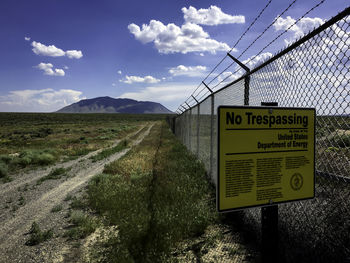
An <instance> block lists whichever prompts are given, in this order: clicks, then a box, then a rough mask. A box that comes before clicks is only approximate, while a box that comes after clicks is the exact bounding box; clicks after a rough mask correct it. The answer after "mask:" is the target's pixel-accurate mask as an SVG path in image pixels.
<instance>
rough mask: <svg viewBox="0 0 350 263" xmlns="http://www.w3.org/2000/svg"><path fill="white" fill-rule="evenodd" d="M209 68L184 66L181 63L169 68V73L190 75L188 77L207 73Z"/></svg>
mask: <svg viewBox="0 0 350 263" xmlns="http://www.w3.org/2000/svg"><path fill="white" fill-rule="evenodd" d="M206 71H207V68H206V67H205V66H188V67H186V66H184V65H179V66H177V67H173V68H170V69H169V73H170V74H171V75H173V76H188V77H200V76H203V75H204V74H205V72H206Z"/></svg>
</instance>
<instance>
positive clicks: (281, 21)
mask: <svg viewBox="0 0 350 263" xmlns="http://www.w3.org/2000/svg"><path fill="white" fill-rule="evenodd" d="M295 21H296V20H295V19H294V18H292V17H290V16H287V17H286V18H283V17H279V18H278V19H277V20H276V22H275V23H274V24H273V27H274V29H275V30H276V31H279V30H287V29H288V28H289V27H290V26H291V28H290V29H289V32H292V33H293V36H292V38H290V39H285V43H286V44H287V45H289V44H290V43H292V42H294V41H295V40H296V39H298V38H300V37H302V36H304V35H305V34H307V33H308V32H310V31H311V30H313V29H314V28H317V27H319V26H320V25H322V24H323V23H324V21H323V20H322V19H321V18H319V17H315V18H311V17H304V18H302V19H300V21H299V22H298V23H296V24H295V25H293V24H294V23H295ZM292 25H293V26H292Z"/></svg>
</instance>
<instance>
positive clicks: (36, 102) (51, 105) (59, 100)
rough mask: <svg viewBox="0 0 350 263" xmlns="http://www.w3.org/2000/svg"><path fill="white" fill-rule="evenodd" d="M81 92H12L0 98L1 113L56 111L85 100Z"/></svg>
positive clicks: (50, 90)
mask: <svg viewBox="0 0 350 263" xmlns="http://www.w3.org/2000/svg"><path fill="white" fill-rule="evenodd" d="M82 94H83V93H82V92H81V91H77V90H71V89H60V90H54V89H40V90H30V89H27V90H14V91H10V92H9V93H8V94H7V95H5V96H0V110H1V111H31V112H38V111H56V110H58V109H60V108H62V107H64V106H67V105H69V104H72V103H74V102H78V101H79V100H82V99H86V98H85V97H83V96H82Z"/></svg>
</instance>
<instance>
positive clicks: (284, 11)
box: [238, 0, 297, 58]
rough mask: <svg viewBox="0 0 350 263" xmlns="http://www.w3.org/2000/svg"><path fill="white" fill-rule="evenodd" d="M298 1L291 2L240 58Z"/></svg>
mask: <svg viewBox="0 0 350 263" xmlns="http://www.w3.org/2000/svg"><path fill="white" fill-rule="evenodd" d="M296 1H297V0H294V1H293V2H291V3H290V4H289V6H288V7H287V8H286V9H284V10H283V12H282V13H281V14H279V15H278V16H277V17H276V18H275V20H273V22H272V23H271V24H270V25H268V26H267V27H266V28H265V29H264V31H263V32H262V33H261V34H260V35H259V36H258V37H257V38H255V39H254V41H253V42H252V43H251V44H250V45H249V46H248V47H247V48H246V49H245V50H244V51H243V52H242V53H241V54H240V55H239V56H238V58H240V57H242V55H243V54H244V53H245V52H247V50H248V49H249V48H250V47H251V46H253V45H254V43H255V42H256V41H257V40H258V39H260V38H261V37H262V36H263V35H264V34H265V33H266V31H267V30H269V29H270V27H271V26H272V25H273V24H275V23H276V21H277V20H278V19H279V18H280V17H282V16H283V15H284V14H285V13H286V12H287V11H288V10H289V8H291V7H292V5H294V4H295V2H296Z"/></svg>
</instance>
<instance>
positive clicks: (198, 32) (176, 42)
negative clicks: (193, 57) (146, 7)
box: [128, 20, 235, 54]
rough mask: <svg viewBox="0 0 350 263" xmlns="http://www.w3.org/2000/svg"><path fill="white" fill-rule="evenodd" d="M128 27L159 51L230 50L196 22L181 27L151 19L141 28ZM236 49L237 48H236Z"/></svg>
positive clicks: (211, 51) (131, 25)
mask: <svg viewBox="0 0 350 263" xmlns="http://www.w3.org/2000/svg"><path fill="white" fill-rule="evenodd" d="M128 29H129V31H130V33H131V34H133V35H134V36H135V38H136V39H137V40H139V41H140V42H142V43H143V44H146V43H150V42H153V43H154V45H155V47H156V48H157V50H158V52H159V53H164V54H169V53H182V54H186V53H188V52H210V53H212V54H215V53H216V52H217V51H228V50H229V49H230V48H229V46H228V45H227V44H226V43H223V42H218V41H216V40H214V39H211V38H209V34H208V33H207V32H205V31H204V30H203V28H202V27H201V26H199V25H196V24H194V23H185V24H183V25H182V26H181V27H179V26H177V25H175V24H173V23H170V24H168V25H164V24H163V23H162V22H160V21H157V20H151V21H150V23H149V24H148V25H146V24H143V25H142V28H140V27H139V26H138V25H136V24H133V23H132V24H130V25H129V26H128ZM234 51H235V50H234Z"/></svg>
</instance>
